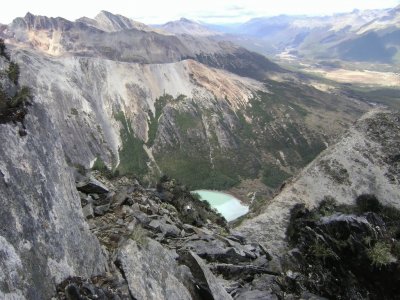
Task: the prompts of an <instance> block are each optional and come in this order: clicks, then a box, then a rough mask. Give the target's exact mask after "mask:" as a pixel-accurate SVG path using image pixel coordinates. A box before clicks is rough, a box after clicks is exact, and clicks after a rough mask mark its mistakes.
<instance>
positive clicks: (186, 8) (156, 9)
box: [0, 0, 400, 24]
mask: <svg viewBox="0 0 400 300" xmlns="http://www.w3.org/2000/svg"><path fill="white" fill-rule="evenodd" d="M399 4H400V0H200V1H197V0H186V1H184V0H52V1H51V0H10V1H7V4H4V5H2V6H3V7H2V9H1V10H0V23H3V24H8V23H10V22H11V21H12V20H13V19H14V18H15V17H19V16H24V15H25V14H26V12H28V11H29V12H31V13H33V14H37V15H46V16H50V17H58V16H60V17H64V18H66V19H69V20H75V19H77V18H79V17H82V16H87V17H94V16H95V15H96V14H97V13H98V12H99V11H101V10H107V11H110V12H112V13H115V14H122V15H124V16H126V17H130V18H132V19H135V20H138V21H141V22H144V23H148V24H156V23H164V22H167V21H171V20H176V19H179V18H181V17H185V18H189V19H194V20H198V21H204V22H210V23H234V22H243V21H247V20H249V19H251V18H254V17H260V16H273V15H279V14H309V15H322V14H323V15H326V14H332V13H334V12H346V11H352V10H353V9H355V8H358V9H374V8H387V7H394V6H396V5H399Z"/></svg>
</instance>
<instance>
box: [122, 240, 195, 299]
mask: <svg viewBox="0 0 400 300" xmlns="http://www.w3.org/2000/svg"><path fill="white" fill-rule="evenodd" d="M117 263H118V265H119V266H120V268H121V269H122V271H123V273H124V276H125V278H126V280H127V282H128V286H129V290H130V292H131V295H132V296H133V297H134V299H138V300H145V299H160V300H161V299H169V300H188V299H192V297H191V294H190V292H189V291H188V289H187V288H186V287H185V286H184V285H183V284H182V279H181V276H180V273H181V272H180V269H181V268H182V267H179V266H178V264H177V262H176V261H175V258H174V256H173V255H172V253H171V252H170V251H168V250H166V249H165V248H164V247H163V246H162V245H161V244H159V243H158V242H156V241H154V240H152V239H147V240H146V241H145V242H144V244H143V245H138V243H137V242H136V241H133V240H128V241H127V243H126V244H125V245H124V246H122V247H121V248H120V249H119V252H118V256H117Z"/></svg>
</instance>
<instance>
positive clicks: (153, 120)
mask: <svg viewBox="0 0 400 300" xmlns="http://www.w3.org/2000/svg"><path fill="white" fill-rule="evenodd" d="M173 100H174V98H173V97H172V96H171V95H168V94H165V95H163V96H161V97H159V98H157V99H156V101H155V102H154V110H155V114H154V115H153V113H152V112H151V111H149V120H148V126H149V132H148V141H147V145H148V146H152V145H153V144H154V140H155V139H156V135H157V130H158V120H159V118H160V117H161V115H162V113H163V110H164V107H165V106H166V105H167V104H168V103H169V102H171V101H173Z"/></svg>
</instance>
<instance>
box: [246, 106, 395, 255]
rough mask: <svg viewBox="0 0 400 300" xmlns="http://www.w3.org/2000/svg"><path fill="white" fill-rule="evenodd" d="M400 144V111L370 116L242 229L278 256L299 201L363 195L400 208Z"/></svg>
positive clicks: (348, 199)
mask: <svg viewBox="0 0 400 300" xmlns="http://www.w3.org/2000/svg"><path fill="white" fill-rule="evenodd" d="M399 146H400V115H399V114H398V113H389V112H383V111H379V110H378V111H373V112H370V113H368V114H366V115H365V116H364V117H363V118H361V119H360V120H359V121H358V122H357V123H356V124H355V125H354V126H353V127H352V128H351V129H350V130H349V131H348V132H347V133H346V134H345V135H344V137H343V138H341V139H340V140H339V141H338V142H337V144H335V145H334V146H332V147H331V148H328V149H327V150H326V151H324V152H323V153H322V154H321V155H320V156H319V157H318V158H317V159H316V160H315V161H314V162H313V163H311V164H310V165H309V166H308V167H307V168H306V169H305V170H304V171H303V172H301V174H300V175H299V176H298V177H297V178H296V179H295V180H294V182H293V183H292V184H287V185H286V187H285V188H284V189H283V191H282V192H281V193H280V194H279V195H278V196H277V197H275V198H274V199H273V200H272V201H271V202H270V203H269V204H268V205H266V206H265V207H264V208H263V210H262V211H261V213H260V214H259V215H258V216H256V217H254V218H252V219H250V220H245V221H244V222H243V224H241V225H240V226H239V227H238V230H240V231H241V232H242V233H244V234H245V235H247V236H249V237H250V238H251V239H253V240H255V241H259V242H261V243H263V244H264V245H265V246H266V247H267V248H269V249H270V250H271V251H272V252H273V253H274V254H275V255H278V254H279V253H280V251H282V250H283V249H285V248H286V245H287V244H286V229H287V227H288V224H289V218H290V210H291V209H292V208H293V207H294V205H296V204H298V203H304V204H305V205H306V207H308V208H313V207H315V206H317V205H318V203H320V202H321V201H322V200H323V199H324V197H325V196H330V197H333V198H334V199H336V200H337V202H338V203H345V204H352V203H353V201H354V200H355V198H356V197H357V196H359V195H361V194H373V195H375V196H376V197H377V198H378V199H380V201H381V202H382V203H383V204H390V205H392V206H394V207H396V208H400V201H399V195H400V189H399V187H400V185H399V174H400V170H399V153H398V149H399Z"/></svg>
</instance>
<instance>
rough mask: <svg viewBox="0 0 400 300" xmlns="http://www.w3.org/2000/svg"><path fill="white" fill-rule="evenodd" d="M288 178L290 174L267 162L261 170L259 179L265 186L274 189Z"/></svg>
mask: <svg viewBox="0 0 400 300" xmlns="http://www.w3.org/2000/svg"><path fill="white" fill-rule="evenodd" d="M288 178H290V174H288V173H286V172H285V171H283V170H281V168H279V167H278V166H275V165H271V164H268V165H266V166H265V167H264V169H263V171H262V178H261V181H262V183H264V184H265V185H266V186H269V187H271V188H273V189H276V188H278V187H280V186H281V184H282V183H283V182H284V181H285V180H287V179H288Z"/></svg>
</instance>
